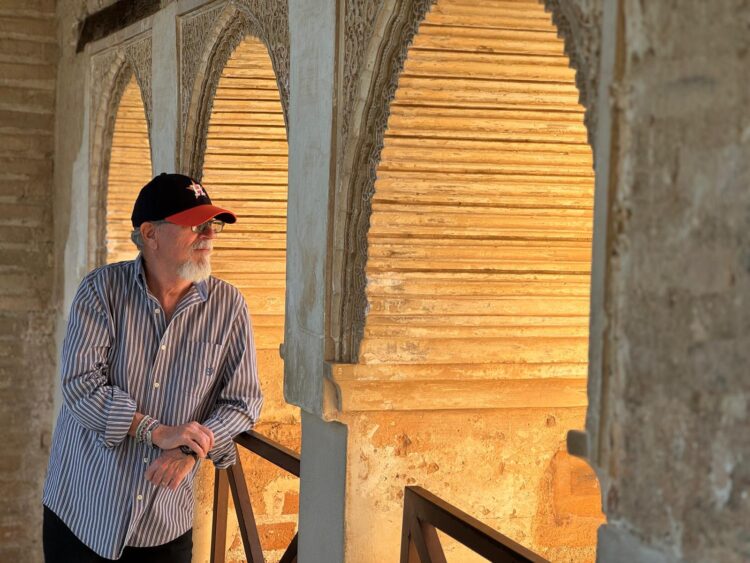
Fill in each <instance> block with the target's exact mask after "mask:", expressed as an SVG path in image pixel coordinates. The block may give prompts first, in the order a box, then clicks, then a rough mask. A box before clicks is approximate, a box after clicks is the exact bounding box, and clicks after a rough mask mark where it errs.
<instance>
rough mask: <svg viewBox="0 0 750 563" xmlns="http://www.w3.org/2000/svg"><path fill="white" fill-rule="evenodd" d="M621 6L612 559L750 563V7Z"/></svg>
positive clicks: (612, 309) (613, 249) (695, 2)
mask: <svg viewBox="0 0 750 563" xmlns="http://www.w3.org/2000/svg"><path fill="white" fill-rule="evenodd" d="M617 5H620V6H621V9H622V11H621V12H620V17H621V18H622V19H621V23H622V27H621V29H622V31H623V32H624V37H623V38H624V43H623V44H622V50H621V53H620V55H621V56H620V59H619V61H618V64H619V68H618V69H616V72H617V73H618V74H616V77H615V89H614V94H615V96H614V102H615V122H614V127H615V129H614V131H615V136H614V142H615V143H617V144H616V145H615V153H614V158H615V160H616V161H615V162H613V166H616V172H617V175H616V177H615V183H614V185H613V186H612V188H613V192H614V199H613V202H612V209H611V219H612V220H611V237H612V238H611V246H610V248H609V255H608V267H609V277H608V285H607V292H608V303H609V309H608V317H609V329H608V333H607V338H606V346H607V351H606V355H605V362H606V363H605V375H606V376H607V378H608V392H607V394H606V396H605V401H606V408H605V411H604V419H603V423H604V424H605V427H604V428H605V433H604V440H603V441H602V443H603V444H604V449H603V450H602V452H600V454H601V456H602V457H601V474H602V475H604V476H605V479H604V480H605V482H604V483H603V485H605V486H606V489H605V491H604V495H605V497H606V512H607V515H608V519H609V525H608V526H607V528H605V529H604V530H603V532H602V534H601V536H600V539H601V544H600V551H599V558H600V560H602V561H608V562H610V561H618V562H619V561H623V562H624V561H678V560H679V561H721V562H724V563H731V562H739V561H748V560H749V559H750V534H748V528H747V522H748V521H750V433H749V432H748V400H749V399H750V377H749V376H748V373H749V372H748V365H750V314H749V311H750V189H748V185H750V5H748V3H747V2H739V1H731V0H722V1H717V2H710V3H709V2H703V1H701V0H688V1H684V0H683V1H680V2H676V1H668V2H639V1H636V0H624V1H619V2H614V1H612V2H607V3H606V9H608V10H611V9H614V8H616V7H617Z"/></svg>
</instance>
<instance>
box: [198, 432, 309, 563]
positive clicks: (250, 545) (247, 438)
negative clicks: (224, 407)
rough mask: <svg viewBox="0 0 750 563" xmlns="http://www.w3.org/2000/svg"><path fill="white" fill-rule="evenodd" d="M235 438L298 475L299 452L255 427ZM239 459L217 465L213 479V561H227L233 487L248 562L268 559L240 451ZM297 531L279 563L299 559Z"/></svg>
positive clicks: (261, 561)
mask: <svg viewBox="0 0 750 563" xmlns="http://www.w3.org/2000/svg"><path fill="white" fill-rule="evenodd" d="M234 441H235V442H236V443H237V444H238V445H239V446H242V447H243V448H246V449H248V450H250V451H251V452H253V453H255V454H256V455H258V456H260V457H262V458H263V459H265V460H268V461H270V462H271V463H273V464H274V465H276V466H278V467H280V468H281V469H283V470H285V471H287V472H289V473H291V474H292V475H294V476H295V477H299V454H297V453H296V452H293V451H292V450H290V449H288V448H285V447H284V446H282V445H281V444H278V443H277V442H274V441H273V440H269V439H268V438H266V437H265V436H262V435H261V434H258V433H257V432H255V431H250V432H245V433H244V434H240V435H239V436H237V437H236V438H235V439H234ZM237 454H238V455H237V463H235V464H234V465H232V466H231V467H229V468H227V469H217V470H216V476H215V481H214V514H213V523H212V529H211V563H224V558H225V554H226V550H227V549H226V547H227V546H226V537H227V511H228V507H229V490H231V491H232V498H233V499H234V507H235V510H236V512H237V521H238V523H239V526H240V535H241V536H242V544H243V546H244V548H245V557H246V558H247V561H248V563H265V559H264V558H263V549H262V547H261V545H260V536H259V534H258V526H257V524H256V522H255V515H254V514H253V506H252V503H251V501H250V493H249V492H248V490H247V483H246V482H245V474H244V472H243V470H242V463H241V462H240V456H239V452H237ZM297 535H298V534H295V535H294V538H292V541H291V542H290V543H289V546H288V547H287V548H286V551H285V552H284V555H283V556H282V557H281V560H280V562H279V563H296V562H297Z"/></svg>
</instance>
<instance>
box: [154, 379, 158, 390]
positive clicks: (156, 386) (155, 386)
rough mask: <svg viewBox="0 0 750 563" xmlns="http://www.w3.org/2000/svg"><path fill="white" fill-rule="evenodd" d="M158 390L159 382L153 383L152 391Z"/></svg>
mask: <svg viewBox="0 0 750 563" xmlns="http://www.w3.org/2000/svg"><path fill="white" fill-rule="evenodd" d="M158 388H159V382H158V381H154V389H158Z"/></svg>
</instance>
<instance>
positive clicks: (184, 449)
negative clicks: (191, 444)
mask: <svg viewBox="0 0 750 563" xmlns="http://www.w3.org/2000/svg"><path fill="white" fill-rule="evenodd" d="M180 451H181V452H182V453H184V454H185V455H190V456H193V459H194V460H195V461H198V454H197V453H195V452H194V451H193V450H191V449H190V448H188V447H187V446H180Z"/></svg>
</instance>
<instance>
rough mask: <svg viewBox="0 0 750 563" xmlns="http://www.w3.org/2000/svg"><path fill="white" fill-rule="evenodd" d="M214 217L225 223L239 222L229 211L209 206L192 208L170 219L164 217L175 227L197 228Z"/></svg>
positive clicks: (171, 216)
mask: <svg viewBox="0 0 750 563" xmlns="http://www.w3.org/2000/svg"><path fill="white" fill-rule="evenodd" d="M214 217H216V218H217V219H219V220H220V221H224V222H225V223H235V222H236V221H237V216H236V215H235V214H234V213H232V212H231V211H229V210H228V209H222V208H221V207H216V206H215V205H208V204H207V205H198V206H196V207H191V208H190V209H186V210H185V211H180V212H179V213H175V214H174V215H170V216H169V217H164V220H165V221H169V222H170V223H174V224H175V225H182V226H184V227H195V226H196V225H200V224H201V223H205V222H206V221H208V220H209V219H213V218H214Z"/></svg>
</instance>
